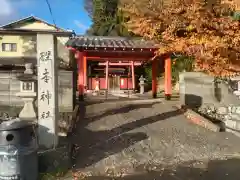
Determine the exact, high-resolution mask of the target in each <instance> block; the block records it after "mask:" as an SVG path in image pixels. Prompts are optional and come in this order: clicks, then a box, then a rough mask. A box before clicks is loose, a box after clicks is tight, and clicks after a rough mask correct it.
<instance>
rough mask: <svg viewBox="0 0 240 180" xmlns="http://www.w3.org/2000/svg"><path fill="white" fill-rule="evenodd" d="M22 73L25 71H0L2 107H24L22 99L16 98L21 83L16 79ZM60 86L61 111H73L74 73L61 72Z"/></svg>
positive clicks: (0, 99) (0, 102) (0, 100)
mask: <svg viewBox="0 0 240 180" xmlns="http://www.w3.org/2000/svg"><path fill="white" fill-rule="evenodd" d="M22 73H23V71H0V106H23V102H22V100H21V98H19V97H17V96H16V93H18V92H19V91H20V81H19V80H18V79H17V78H16V77H17V76H18V75H20V74H22ZM58 84H59V87H58V91H59V92H58V97H59V108H60V110H61V109H65V110H66V109H67V110H72V108H73V105H72V104H73V98H72V97H73V96H72V95H73V81H72V71H64V70H60V71H59V78H58Z"/></svg>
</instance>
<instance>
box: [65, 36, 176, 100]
mask: <svg viewBox="0 0 240 180" xmlns="http://www.w3.org/2000/svg"><path fill="white" fill-rule="evenodd" d="M66 46H67V47H68V48H69V49H70V50H72V51H74V53H75V57H76V59H77V63H78V91H79V100H83V97H84V90H85V87H86V86H87V61H88V60H90V61H96V60H97V61H103V62H100V64H104V65H105V66H106V77H105V78H106V81H105V88H106V89H108V67H109V64H110V65H113V64H116V62H115V61H119V63H117V64H118V65H121V62H120V61H128V62H129V63H123V64H124V65H130V66H131V68H132V78H133V80H134V78H135V77H134V63H139V61H142V62H144V61H145V62H146V61H150V60H152V97H153V98H156V97H157V60H156V58H154V57H155V51H156V50H158V48H157V47H156V45H155V43H154V42H152V41H145V40H143V39H137V38H122V37H108V36H107V37H102V36H75V37H72V38H70V39H69V40H68V42H67V43H66ZM112 61H114V62H112ZM171 71H172V69H171V58H170V56H167V57H166V58H165V97H166V99H170V98H171V94H172V83H171V81H172V78H171V76H172V75H171ZM133 82H134V81H133Z"/></svg>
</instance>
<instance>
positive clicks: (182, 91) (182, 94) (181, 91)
mask: <svg viewBox="0 0 240 180" xmlns="http://www.w3.org/2000/svg"><path fill="white" fill-rule="evenodd" d="M184 74H185V73H184V72H181V73H180V74H179V94H180V104H181V105H185V94H186V92H185V91H186V90H185V88H186V84H185V81H184Z"/></svg>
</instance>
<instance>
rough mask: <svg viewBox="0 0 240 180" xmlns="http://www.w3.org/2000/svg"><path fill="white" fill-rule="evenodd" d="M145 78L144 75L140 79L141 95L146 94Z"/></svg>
mask: <svg viewBox="0 0 240 180" xmlns="http://www.w3.org/2000/svg"><path fill="white" fill-rule="evenodd" d="M145 80H146V79H145V78H144V77H143V75H141V77H140V78H139V86H140V94H144V86H145Z"/></svg>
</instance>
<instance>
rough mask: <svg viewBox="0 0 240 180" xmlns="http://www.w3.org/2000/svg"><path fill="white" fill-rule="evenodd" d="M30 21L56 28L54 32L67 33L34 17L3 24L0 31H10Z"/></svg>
mask: <svg viewBox="0 0 240 180" xmlns="http://www.w3.org/2000/svg"><path fill="white" fill-rule="evenodd" d="M31 21H39V22H42V23H44V24H47V25H49V26H52V27H54V28H56V30H58V31H68V30H65V29H63V28H59V27H57V26H55V25H54V24H50V23H48V22H47V21H44V20H43V19H40V18H38V17H35V16H28V17H25V18H22V19H18V20H16V21H12V22H10V23H8V24H5V25H2V26H0V29H1V28H2V29H12V28H14V26H16V25H19V24H23V23H26V22H31Z"/></svg>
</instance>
